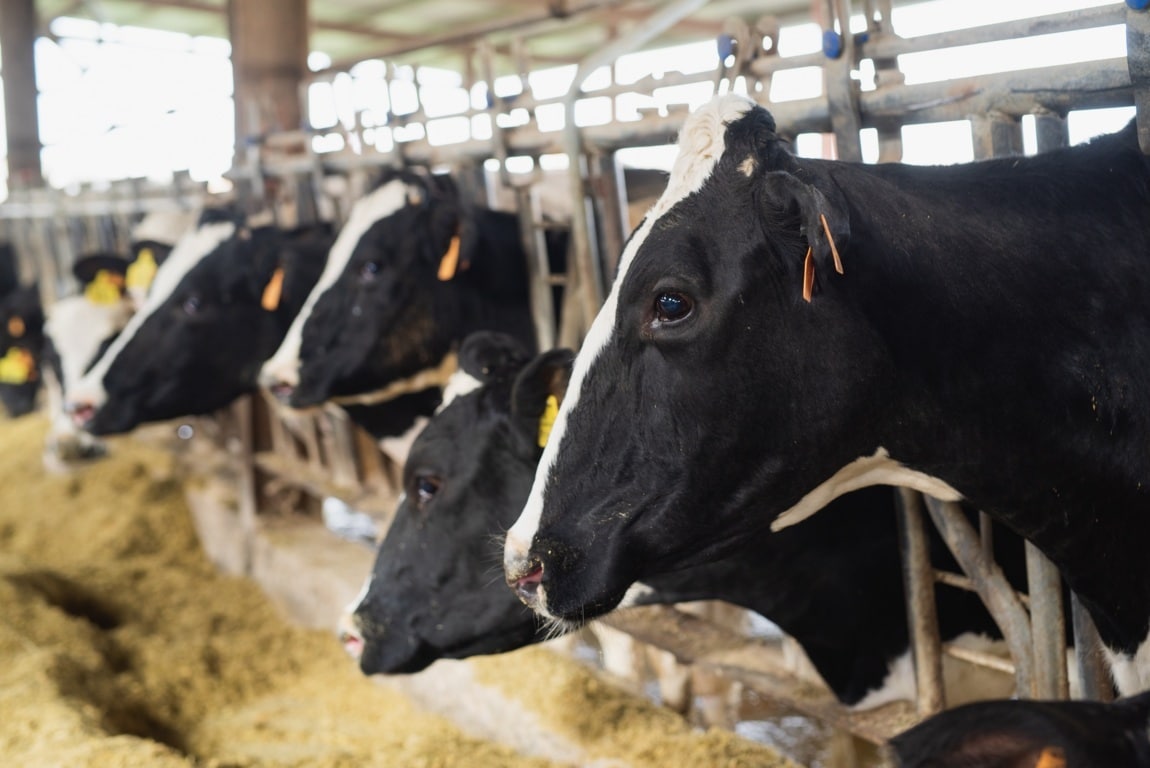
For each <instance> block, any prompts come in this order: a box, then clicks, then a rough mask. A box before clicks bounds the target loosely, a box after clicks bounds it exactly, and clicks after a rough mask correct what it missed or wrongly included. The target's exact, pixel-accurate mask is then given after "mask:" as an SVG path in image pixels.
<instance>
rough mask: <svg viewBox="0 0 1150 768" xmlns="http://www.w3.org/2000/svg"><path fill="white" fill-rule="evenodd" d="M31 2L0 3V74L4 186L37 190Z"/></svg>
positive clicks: (39, 183) (40, 179)
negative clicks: (5, 168) (0, 85)
mask: <svg viewBox="0 0 1150 768" xmlns="http://www.w3.org/2000/svg"><path fill="white" fill-rule="evenodd" d="M35 42H36V3H35V0H0V69H3V71H4V122H5V126H6V131H7V136H8V152H7V155H8V184H9V186H11V187H13V188H17V189H19V188H30V187H40V186H42V185H43V184H44V177H43V174H42V170H41V167H40V149H41V145H40V122H39V117H38V114H39V113H38V112H37V108H36V59H35V55H34V52H33V45H34V44H35Z"/></svg>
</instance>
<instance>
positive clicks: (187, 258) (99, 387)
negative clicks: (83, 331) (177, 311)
mask: <svg viewBox="0 0 1150 768" xmlns="http://www.w3.org/2000/svg"><path fill="white" fill-rule="evenodd" d="M235 230H236V227H235V225H234V224H232V223H230V222H221V223H216V224H206V225H204V226H202V227H200V228H198V229H196V230H194V231H193V232H189V233H188V234H187V235H185V236H184V237H183V238H182V239H181V240H180V242H179V243H177V244H176V247H175V248H173V249H172V253H171V254H170V255H169V256H168V258H167V259H166V260H165V261H164V263H163V264H162V265H160V268H159V269H158V270H156V279H155V280H154V281H152V287H151V289H150V290H149V291H148V297H147V299H146V300H145V301H144V305H143V306H142V307H140V311H139V312H137V313H136V314H134V315H132V319H131V320H129V321H128V324H127V325H125V326H124V330H123V331H122V332H121V333H120V335H119V336H117V337H116V340H115V341H114V342H112V344H111V345H110V346H109V347H108V349H107V350H106V351H105V352H104V354H103V355H102V356H101V357H100V359H99V361H98V362H97V363H96V365H94V366H92V369H91V370H90V371H88V372H87V373H86V374H84V376H83V377H82V378H81V379H80V380H79V381H78V382H76V384H75V386H72V385H70V384H69V385H66V386H65V390H64V397H65V399H66V400H67V402H68V403H83V404H87V405H92V406H95V407H96V408H99V407H100V406H101V405H103V404H104V402H105V401H106V400H107V399H108V395H107V392H106V391H105V390H104V376H105V375H106V374H107V373H108V370H109V369H110V368H111V367H112V364H113V363H114V362H115V361H116V357H117V356H118V355H119V354H120V351H121V350H122V349H123V348H124V347H125V346H127V344H128V342H130V341H131V340H132V338H133V337H134V336H135V335H136V333H138V332H139V330H140V327H141V326H143V324H144V323H145V322H146V321H147V319H148V318H149V317H151V316H152V315H153V314H154V313H155V312H156V310H157V309H159V307H160V305H162V304H163V303H164V302H165V301H167V300H168V297H170V296H171V295H172V294H173V293H174V292H175V290H176V288H177V287H179V285H180V282H181V281H182V280H183V279H184V277H185V276H186V275H187V274H188V272H190V271H191V270H192V269H193V268H194V267H195V266H196V265H197V264H199V263H200V262H201V261H203V259H204V257H205V256H207V255H208V254H210V253H211V252H212V251H214V250H215V249H216V248H218V247H219V246H220V244H221V243H223V242H224V241H225V240H227V239H228V238H229V237H231V236H232V235H233V234H235Z"/></svg>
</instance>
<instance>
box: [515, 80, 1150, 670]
mask: <svg viewBox="0 0 1150 768" xmlns="http://www.w3.org/2000/svg"><path fill="white" fill-rule="evenodd" d="M1148 372H1150V161H1148V159H1147V158H1146V157H1145V156H1144V155H1143V154H1142V153H1141V152H1140V151H1139V148H1138V142H1137V138H1136V135H1135V131H1134V127H1133V125H1131V126H1130V127H1128V128H1127V129H1126V130H1124V131H1122V132H1120V133H1118V134H1115V135H1112V136H1106V137H1102V138H1100V139H1097V140H1095V141H1093V142H1091V143H1089V144H1088V145H1086V146H1079V147H1073V148H1069V149H1065V150H1058V151H1053V152H1049V153H1045V154H1041V155H1038V156H1035V157H1028V158H1009V159H1001V160H990V161H986V162H980V163H973V164H968V165H961V166H950V167H912V166H905V165H899V164H890V165H862V164H852V163H844V162H835V161H822V160H806V159H801V158H797V157H795V156H793V155H792V154H791V153H790V152H789V151H788V149H787V146H786V144H785V142H784V141H782V140H781V139H780V138H779V136H778V135H777V133H776V131H775V125H774V120H773V119H772V117H771V116H770V114H769V113H768V112H767V111H766V110H764V109H762V108H761V107H758V106H755V105H753V104H752V103H751V102H750V101H749V100H747V99H745V98H742V97H739V96H734V95H728V96H725V97H721V98H718V99H716V100H714V101H712V102H710V103H709V104H707V105H705V106H703V107H702V108H700V109H699V110H697V111H696V112H695V113H694V114H693V115H691V116H690V118H689V119H688V120H687V121H686V122H685V124H684V127H683V130H682V133H681V134H680V139H679V156H678V159H677V161H676V164H675V167H674V169H673V171H672V174H671V178H670V181H669V183H668V187H667V191H666V192H665V193H664V195H663V197H662V198H660V200H659V202H658V203H657V204H656V205H655V207H654V208H653V209H652V211H651V214H650V215H649V216H648V217H647V219H646V220H645V221H644V223H643V225H642V226H640V227H639V229H638V230H637V231H636V232H635V234H634V235H633V236H632V238H631V240H630V241H629V243H628V245H627V247H626V250H625V252H624V254H623V259H622V262H621V267H620V270H619V274H618V276H617V278H616V280H615V283H614V286H613V288H612V291H611V294H610V296H609V297H608V299H607V301H606V302H605V304H604V307H603V308H602V311H601V312H600V314H599V315H598V317H597V318H596V319H595V321H594V323H593V325H592V328H591V330H590V333H589V334H588V337H587V339H586V342H585V343H584V346H583V348H582V349H581V350H580V352H579V355H578V357H577V359H576V362H575V367H574V372H573V374H572V380H571V385H570V388H569V390H568V394H567V398H566V399H565V400H564V402H563V406H562V408H561V410H560V412H559V415H558V419H557V421H556V423H555V432H554V435H553V437H552V440H551V442H550V443H548V446H547V450H546V452H545V453H544V455H543V459H542V461H541V463H540V467H539V472H538V474H537V477H536V480H535V484H534V486H533V489H532V493H531V497H530V499H529V500H528V502H527V505H526V506H525V508H524V510H523V513H522V515H521V516H520V518H519V520H518V521H517V522H516V523H515V525H514V526H513V527H512V528H511V530H510V531H509V533H508V537H507V540H506V550H505V569H506V575H507V578H508V581H509V583H510V584H512V585H513V586H515V587H517V588H518V589H519V591H520V592H521V594H523V595H524V596H525V597H526V598H527V599H528V600H529V601H530V602H531V603H532V604H533V605H534V606H535V607H536V608H538V609H539V610H540V611H543V612H545V613H546V614H547V615H549V616H552V617H555V618H557V619H564V620H576V621H577V620H580V619H581V618H582V617H584V616H587V617H590V616H594V615H596V614H598V613H602V612H603V611H606V610H609V609H610V608H612V607H613V606H614V605H615V604H617V603H618V602H619V600H621V599H622V597H623V595H624V594H625V593H626V591H627V589H628V588H629V587H630V585H631V584H632V583H634V582H635V581H637V580H642V579H648V578H650V577H651V576H652V575H654V574H657V573H663V572H666V571H669V570H672V569H675V568H680V567H683V566H686V565H691V564H698V563H700V562H705V561H707V560H710V559H713V558H715V557H718V556H721V555H723V554H725V553H729V552H730V551H731V550H732V549H733V548H734V547H736V546H738V545H739V543H740V542H743V543H745V542H746V541H747V539H748V538H749V537H751V536H756V535H760V534H762V533H763V532H765V531H767V530H768V529H769V530H773V531H780V532H781V531H783V530H784V529H786V528H787V527H788V526H790V525H793V524H795V523H798V522H800V521H802V520H804V519H805V518H807V517H810V516H811V515H813V514H814V513H815V512H817V511H818V510H819V509H821V508H823V507H824V506H826V504H827V503H828V502H829V501H830V500H832V499H834V498H836V497H837V496H839V495H841V494H843V493H847V492H849V491H852V490H856V489H858V488H861V487H864V486H868V485H873V484H881V483H887V484H895V485H904V486H909V487H912V488H916V489H918V490H920V491H923V492H926V493H929V494H931V495H933V496H935V497H938V498H940V499H944V500H957V499H967V500H968V501H969V502H970V503H972V504H973V505H974V506H976V507H978V508H980V509H984V510H986V511H987V512H988V513H989V514H991V515H992V516H993V517H995V518H996V519H998V520H999V521H1001V522H1003V523H1005V524H1006V525H1007V526H1008V527H1010V528H1012V529H1013V530H1014V531H1015V532H1017V533H1018V534H1020V535H1023V536H1025V537H1027V538H1029V539H1031V540H1032V541H1033V542H1034V543H1035V544H1036V545H1037V546H1038V547H1039V548H1041V549H1042V550H1043V551H1044V552H1045V553H1046V555H1047V556H1048V557H1050V559H1051V560H1052V561H1053V562H1054V563H1055V564H1056V565H1057V566H1058V567H1059V568H1060V569H1061V571H1062V573H1063V575H1064V576H1065V578H1066V580H1067V581H1068V582H1069V584H1070V586H1071V587H1072V588H1073V589H1074V590H1075V591H1076V592H1077V593H1078V595H1079V597H1080V598H1081V599H1082V602H1083V603H1084V604H1085V605H1086V607H1087V608H1088V609H1089V611H1090V613H1091V615H1092V616H1093V618H1094V620H1095V622H1096V623H1097V625H1098V629H1099V632H1100V633H1101V636H1102V639H1103V642H1104V644H1105V646H1106V647H1107V655H1108V659H1109V661H1110V664H1111V669H1112V672H1113V674H1114V677H1115V681H1116V683H1117V684H1118V686H1119V689H1120V690H1121V691H1122V692H1123V693H1133V692H1137V691H1139V690H1142V689H1145V688H1147V687H1148V686H1150V641H1148V640H1147V633H1148V630H1150V558H1147V557H1146V556H1145V552H1144V549H1145V542H1147V541H1150V512H1148V510H1150V375H1148Z"/></svg>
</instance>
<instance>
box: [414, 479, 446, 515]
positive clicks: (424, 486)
mask: <svg viewBox="0 0 1150 768" xmlns="http://www.w3.org/2000/svg"><path fill="white" fill-rule="evenodd" d="M442 484H443V483H442V481H441V480H440V479H439V478H438V477H436V476H435V475H416V477H415V498H416V500H417V501H418V502H419V506H420V508H423V507H424V506H426V505H427V504H430V503H431V500H432V499H433V498H435V494H436V493H437V492H438V491H439V486H440V485H442Z"/></svg>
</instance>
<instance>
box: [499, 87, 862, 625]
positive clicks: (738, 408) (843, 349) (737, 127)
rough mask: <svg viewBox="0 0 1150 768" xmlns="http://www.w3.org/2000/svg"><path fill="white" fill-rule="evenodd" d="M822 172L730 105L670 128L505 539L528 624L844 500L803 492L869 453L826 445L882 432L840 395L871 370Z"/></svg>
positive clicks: (856, 400)
mask: <svg viewBox="0 0 1150 768" xmlns="http://www.w3.org/2000/svg"><path fill="white" fill-rule="evenodd" d="M820 168H823V166H819V165H815V164H800V163H799V162H797V161H796V160H795V158H793V157H792V156H791V155H790V154H789V152H788V151H787V149H786V148H785V146H784V144H783V142H782V141H781V140H780V139H779V137H778V136H777V135H776V133H775V125H774V120H773V119H772V118H771V116H770V114H769V113H767V112H766V111H765V110H763V109H762V108H760V107H756V106H754V105H753V104H752V103H751V102H749V101H748V100H746V99H745V98H743V97H739V96H727V97H721V98H719V99H716V100H715V101H713V102H711V103H710V104H708V105H706V106H704V107H702V108H701V109H699V110H698V111H697V112H696V113H694V114H693V115H692V116H691V117H690V118H689V119H688V121H687V122H686V123H685V124H684V126H683V130H682V133H681V134H680V139H679V156H678V159H677V160H676V163H675V166H674V169H673V170H672V173H671V177H670V179H669V182H668V186H667V190H666V191H665V192H664V194H663V196H662V197H661V198H660V199H659V201H658V202H657V203H656V204H655V206H654V207H653V208H652V210H651V212H650V214H649V215H648V216H647V218H646V219H645V220H644V222H643V223H642V224H641V225H640V227H639V228H638V229H637V230H636V232H635V233H634V234H633V235H632V237H631V239H630V240H629V242H628V243H627V246H626V248H625V250H624V252H623V256H622V259H621V263H620V269H619V273H618V276H617V278H616V280H615V283H614V286H613V288H612V291H611V294H610V296H609V297H608V299H607V301H606V302H605V304H604V307H603V309H602V310H601V312H600V313H599V315H598V316H597V317H596V319H595V321H594V323H593V325H592V327H591V329H590V331H589V333H588V336H587V339H586V340H585V342H584V345H583V347H582V349H581V350H580V351H579V354H578V356H577V358H576V362H575V367H574V371H573V373H572V379H571V384H570V388H569V391H568V396H567V398H566V399H565V400H564V401H563V405H562V408H561V409H560V412H559V416H558V419H557V420H556V423H555V432H554V434H553V436H552V440H551V442H550V443H549V444H548V446H547V449H546V451H545V453H544V455H543V458H542V461H541V463H540V466H539V471H538V474H537V476H536V480H535V484H534V486H533V488H532V493H531V497H530V498H529V500H528V503H527V505H526V507H525V509H524V511H523V514H522V515H521V517H520V518H519V520H518V521H517V522H516V524H515V525H514V526H513V527H512V528H511V530H510V531H509V534H508V538H507V544H506V552H505V567H506V571H507V577H508V582H509V584H511V585H512V586H513V587H514V588H516V589H517V591H518V592H519V593H520V594H521V596H523V598H524V599H525V600H526V601H527V602H528V603H529V604H531V605H533V607H536V609H537V610H541V611H543V612H545V613H546V614H547V615H549V616H551V617H554V618H559V619H568V620H575V621H581V620H583V619H585V618H591V617H593V616H595V615H598V614H601V613H603V612H605V611H607V610H610V609H611V608H613V607H614V606H615V605H616V604H617V603H618V601H619V600H620V598H621V597H622V596H623V594H624V592H625V590H626V588H627V587H628V586H629V585H630V584H631V583H632V582H634V581H637V580H640V579H644V578H646V577H649V576H651V575H654V574H657V573H661V572H667V571H669V570H673V569H676V568H680V567H683V566H686V565H692V564H695V563H698V562H701V561H703V560H706V559H711V558H714V557H716V556H719V555H722V554H726V553H728V552H730V551H732V549H733V547H734V545H735V544H736V543H737V540H738V539H739V538H740V537H746V536H748V535H752V534H754V533H757V532H759V531H762V530H764V529H765V528H766V527H767V526H768V525H770V524H771V522H772V520H774V518H776V517H777V516H778V515H779V514H780V513H783V512H784V511H786V510H788V509H790V508H792V507H797V506H802V507H803V508H804V509H805V510H807V511H809V512H813V511H815V510H817V509H819V508H820V507H822V506H823V505H825V503H826V502H827V501H829V500H830V499H831V498H833V497H834V496H836V495H838V494H839V493H842V492H845V491H846V490H849V488H846V487H844V486H842V485H841V484H839V485H836V486H835V487H834V488H833V489H831V490H825V491H819V492H817V493H815V492H814V491H815V489H816V486H819V484H820V483H823V482H824V481H826V480H828V478H831V477H832V476H834V475H835V474H836V472H837V471H838V470H840V469H842V468H843V467H844V466H845V465H847V464H849V463H850V462H851V460H853V459H855V458H857V457H858V456H860V455H864V454H865V453H871V452H874V449H875V446H873V445H872V446H863V445H859V444H852V443H851V442H850V441H846V440H833V439H831V436H832V435H836V434H838V433H839V432H840V431H846V432H847V433H848V434H850V432H851V430H850V429H849V428H850V427H852V426H858V425H860V424H861V422H862V421H866V420H868V419H874V418H876V415H877V412H878V411H880V410H881V406H880V405H879V404H871V403H867V402H860V400H862V398H861V397H859V396H856V395H854V394H853V393H852V388H854V387H856V386H860V387H861V386H863V385H864V384H865V383H867V382H869V381H871V380H873V379H875V378H876V377H877V376H880V375H882V374H883V368H882V366H881V364H880V362H879V355H878V353H876V352H875V351H874V347H875V345H874V344H873V343H872V342H871V341H870V340H869V339H868V338H866V337H860V333H859V332H858V331H856V330H853V329H854V328H856V327H858V326H860V325H861V324H859V323H852V322H850V319H851V318H850V316H851V313H852V309H851V305H850V301H849V297H847V296H846V292H845V290H844V287H843V283H845V281H846V280H847V279H849V277H850V276H851V267H852V265H851V264H850V261H849V255H850V243H849V235H850V228H849V222H850V214H849V210H848V208H847V205H846V202H845V200H844V199H843V196H842V194H841V193H840V192H839V191H838V188H837V186H836V185H835V183H834V181H833V180H832V178H831V177H830V175H829V173H828V172H827V171H825V170H819V169H820ZM840 260H841V261H842V262H844V267H845V270H846V272H847V274H846V276H843V275H840V274H838V272H837V270H836V264H835V263H836V262H837V261H840ZM855 271H856V272H857V271H859V269H858V265H856V269H855ZM812 272H813V275H814V283H813V285H811V284H810V283H811V279H810V278H811V273H812ZM816 381H817V382H819V387H818V388H817V389H816V388H808V387H806V386H804V382H816ZM750 425H755V426H750ZM760 425H771V426H770V428H769V429H763V428H762V427H761V426H760ZM844 426H845V427H847V428H848V429H846V430H843V427H844ZM800 438H801V440H800ZM863 484H865V483H863ZM855 487H860V486H855ZM800 503H801V504H800Z"/></svg>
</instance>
